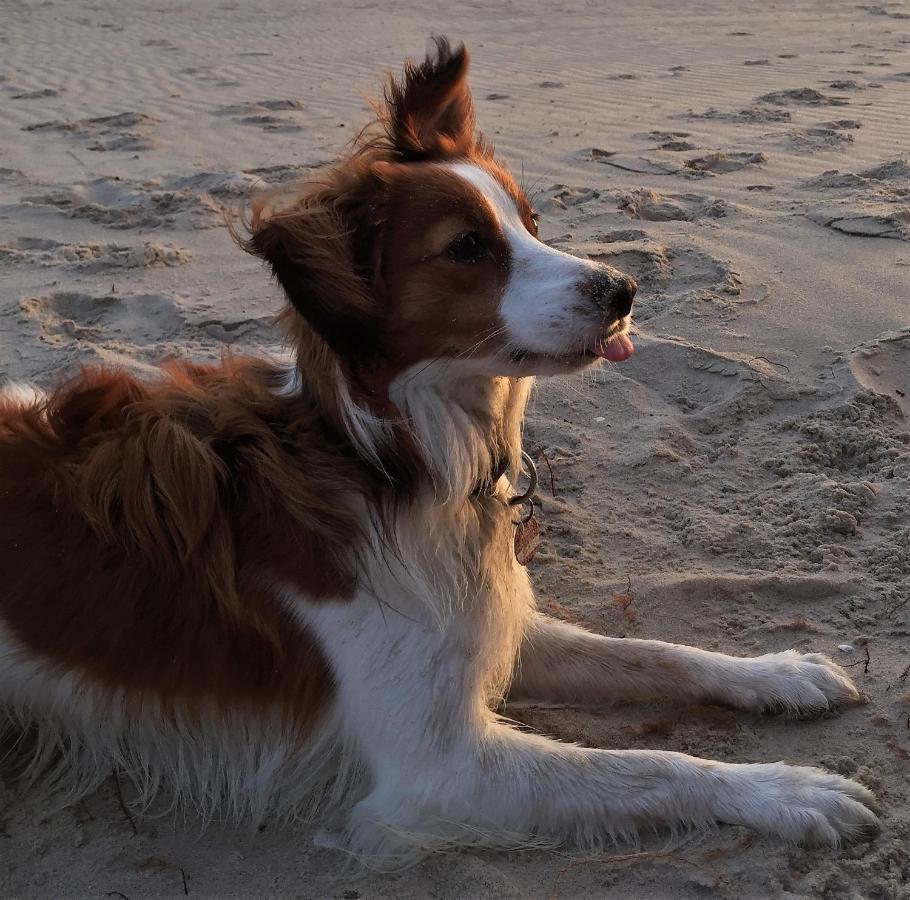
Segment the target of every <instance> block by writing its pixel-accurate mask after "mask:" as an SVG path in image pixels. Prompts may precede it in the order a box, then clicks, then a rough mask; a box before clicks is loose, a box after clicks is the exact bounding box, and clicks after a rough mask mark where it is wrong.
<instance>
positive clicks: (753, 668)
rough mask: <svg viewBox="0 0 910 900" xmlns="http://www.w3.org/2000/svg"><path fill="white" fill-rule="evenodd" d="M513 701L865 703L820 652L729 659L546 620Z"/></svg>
mask: <svg viewBox="0 0 910 900" xmlns="http://www.w3.org/2000/svg"><path fill="white" fill-rule="evenodd" d="M509 696H510V698H514V699H517V698H522V699H532V700H544V701H551V702H553V701H555V702H564V703H603V702H608V701H613V700H637V699H654V698H662V699H673V700H683V701H689V702H696V703H704V702H714V703H723V704H726V705H728V706H733V707H737V708H740V709H749V710H762V709H768V708H771V709H787V710H789V711H792V712H797V713H811V712H819V711H821V710H825V709H829V708H830V707H832V706H836V705H837V704H840V703H845V702H849V701H856V700H857V699H859V694H858V692H857V690H856V688H855V687H854V686H853V684H852V682H851V681H850V679H849V678H848V677H847V673H846V672H845V671H844V670H843V669H842V668H840V666H838V665H836V664H834V663H833V662H831V661H830V660H828V659H827V658H825V657H824V656H822V655H820V654H817V653H812V654H800V653H796V652H795V651H792V650H791V651H786V652H783V653H768V654H765V655H764V656H757V657H736V656H727V655H726V654H723V653H709V652H707V651H705V650H698V649H696V648H695V647H686V646H682V645H680V644H667V643H664V642H663V641H643V640H633V639H631V638H607V637H602V636H601V635H597V634H592V633H591V632H589V631H585V630H584V629H583V628H579V627H578V626H576V625H569V624H567V623H565V622H559V621H557V620H556V619H551V618H549V617H547V616H543V615H536V616H534V617H533V618H532V619H531V620H530V622H529V623H528V627H527V629H526V632H525V637H524V640H523V642H522V645H521V649H520V651H519V657H518V665H517V667H516V672H515V677H514V680H513V683H512V689H511V692H510V695H509Z"/></svg>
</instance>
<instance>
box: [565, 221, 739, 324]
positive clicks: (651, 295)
mask: <svg viewBox="0 0 910 900" xmlns="http://www.w3.org/2000/svg"><path fill="white" fill-rule="evenodd" d="M573 250H574V251H575V252H577V253H581V254H584V255H586V256H587V257H588V258H589V259H594V260H598V261H600V262H604V263H606V264H607V265H610V266H615V267H616V268H618V269H621V270H622V271H624V272H628V273H629V274H630V275H632V276H633V277H634V278H635V280H636V281H637V282H638V284H639V288H640V292H639V299H638V300H637V301H636V303H637V306H636V310H637V311H636V319H637V320H638V321H640V322H645V321H648V320H650V319H653V318H654V317H655V316H658V315H661V314H663V313H665V312H667V311H668V310H670V309H675V308H676V307H678V306H679V305H680V304H681V303H691V302H694V303H696V304H698V303H704V304H706V305H707V306H712V307H716V306H717V304H718V303H720V304H721V305H724V306H730V307H732V306H733V305H734V302H733V300H732V299H731V298H732V297H736V296H738V295H739V294H740V293H741V290H742V288H741V281H740V278H739V276H738V274H737V273H736V272H734V271H733V270H732V269H731V268H730V266H729V265H727V264H726V263H724V262H722V261H721V260H719V259H716V258H715V257H713V256H711V255H710V254H708V253H705V252H704V251H702V250H697V249H695V248H692V247H666V246H664V245H663V244H659V243H657V242H656V241H653V240H650V239H649V238H647V237H645V238H636V239H634V240H628V241H622V240H617V239H616V237H615V235H610V236H608V237H606V238H605V239H603V240H598V241H588V242H583V243H574V244H573ZM721 294H722V295H724V299H723V300H722V301H721V300H720V297H719V295H721Z"/></svg>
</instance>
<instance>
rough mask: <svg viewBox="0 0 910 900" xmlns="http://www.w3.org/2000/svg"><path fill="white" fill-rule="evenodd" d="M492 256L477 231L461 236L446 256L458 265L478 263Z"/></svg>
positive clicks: (453, 243) (450, 245)
mask: <svg viewBox="0 0 910 900" xmlns="http://www.w3.org/2000/svg"><path fill="white" fill-rule="evenodd" d="M489 255H490V251H489V249H488V248H487V245H486V244H485V243H484V242H483V240H482V239H481V237H480V235H479V234H478V233H477V232H476V231H469V232H467V234H460V235H459V236H458V237H457V238H455V240H454V241H452V243H451V244H449V246H448V247H446V256H448V258H449V259H451V260H453V261H454V262H458V263H478V262H482V261H483V260H485V259H486V258H487V257H488V256H489Z"/></svg>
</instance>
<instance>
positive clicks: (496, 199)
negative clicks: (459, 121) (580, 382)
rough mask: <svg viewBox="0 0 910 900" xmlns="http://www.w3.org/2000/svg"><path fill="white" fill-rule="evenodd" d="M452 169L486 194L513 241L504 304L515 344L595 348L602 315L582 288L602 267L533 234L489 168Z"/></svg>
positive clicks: (553, 352) (545, 350) (551, 349)
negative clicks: (563, 251)
mask: <svg viewBox="0 0 910 900" xmlns="http://www.w3.org/2000/svg"><path fill="white" fill-rule="evenodd" d="M451 168H452V171H453V172H455V174H457V175H458V176H459V177H461V178H464V180H465V181H467V182H469V183H470V184H471V185H472V186H473V187H474V188H476V189H477V190H478V191H480V193H481V194H483V196H484V197H485V198H486V199H487V201H488V202H489V204H490V206H491V208H492V209H493V211H494V213H495V215H496V217H497V219H498V221H499V226H500V228H501V229H502V233H503V235H504V236H505V239H506V242H507V243H508V246H509V251H510V253H511V257H512V269H511V272H510V275H509V280H508V283H507V285H506V289H505V293H504V294H503V297H502V300H501V302H500V307H499V308H500V314H501V316H502V319H503V322H504V323H505V325H506V328H507V331H508V336H509V339H510V341H511V342H512V344H513V345H514V349H516V350H524V351H530V352H531V353H542V354H547V355H549V356H559V355H562V354H567V355H575V354H578V353H580V352H582V351H583V350H585V349H590V348H591V346H592V344H593V343H594V341H595V340H596V339H597V337H598V336H599V330H600V315H599V312H598V310H597V308H596V307H595V305H594V304H593V303H592V302H591V300H590V298H588V297H586V296H585V295H584V294H583V293H582V289H583V285H584V283H585V281H586V280H587V279H588V278H590V277H592V276H593V275H595V274H596V273H597V271H598V269H597V266H596V265H595V264H594V263H591V262H588V261H586V260H583V259H578V258H577V257H575V256H570V255H569V254H568V253H562V252H561V251H559V250H554V249H553V248H552V247H548V246H547V245H546V244H543V243H541V242H540V241H539V240H537V238H535V237H533V236H532V235H531V234H530V233H529V232H528V229H527V228H526V227H525V225H524V223H523V222H522V220H521V216H520V215H519V212H518V208H517V206H516V205H515V201H514V200H513V199H512V198H511V197H510V196H509V194H508V192H507V191H506V190H505V189H504V188H503V187H502V185H501V184H499V182H498V181H496V179H495V178H493V177H492V176H491V175H490V174H489V173H488V172H486V171H485V170H484V169H482V168H480V167H479V166H476V165H473V164H472V163H453V164H452V167H451ZM585 345H586V346H585Z"/></svg>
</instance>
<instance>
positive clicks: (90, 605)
mask: <svg viewBox="0 0 910 900" xmlns="http://www.w3.org/2000/svg"><path fill="white" fill-rule="evenodd" d="M274 378H275V372H274V371H273V370H271V369H269V367H267V366H265V365H263V364H257V363H253V362H249V361H246V362H242V361H241V362H236V361H234V362H230V363H227V364H226V365H225V366H223V367H200V366H188V365H184V366H171V367H169V369H168V370H166V372H165V374H164V377H163V378H162V379H161V380H160V381H158V382H155V383H142V382H139V381H137V380H136V379H135V378H133V377H132V376H130V375H128V374H125V373H123V372H109V371H104V370H101V369H90V370H85V371H84V372H83V373H82V374H81V375H80V376H78V377H76V378H74V379H73V380H71V381H69V382H68V383H66V384H64V385H63V386H61V387H60V388H59V389H58V390H57V391H55V392H54V393H52V394H51V395H50V397H49V398H48V399H47V400H46V401H44V402H41V403H38V404H34V405H31V406H28V407H24V408H23V407H18V406H14V405H12V404H11V403H6V404H2V403H0V572H2V573H3V575H2V577H3V589H2V591H0V612H2V617H3V620H4V622H5V623H6V625H7V627H8V628H10V629H11V631H12V633H13V635H14V636H15V637H16V638H18V640H19V641H21V642H22V643H23V644H24V645H25V646H27V647H29V648H30V650H31V651H32V652H34V653H35V654H37V655H38V657H39V658H41V659H43V660H44V661H45V662H46V663H48V664H49V665H50V666H53V667H58V668H59V669H60V670H68V669H70V670H75V671H76V672H77V673H80V674H81V675H83V676H86V677H88V678H89V679H91V680H92V681H93V682H94V683H96V684H99V685H101V686H110V687H122V688H124V689H125V690H126V692H127V695H128V696H129V695H131V694H132V695H144V694H146V693H147V692H153V693H154V695H155V696H156V697H157V698H158V699H159V700H161V701H162V702H163V703H164V704H165V705H168V704H169V703H171V702H174V701H180V700H190V701H192V700H194V699H199V700H201V699H203V698H208V699H216V700H218V701H221V702H225V701H226V702H236V701H238V700H239V701H241V702H242V701H244V700H246V701H249V702H251V703H257V704H261V703H263V702H268V703H272V702H280V703H282V704H287V705H288V706H292V707H294V708H295V709H296V710H297V712H296V713H295V715H297V716H298V719H299V716H300V714H305V712H306V710H313V709H316V708H317V707H319V706H320V705H322V703H323V702H324V701H325V700H326V699H328V697H327V695H328V694H329V693H330V682H331V678H330V674H329V672H328V669H327V666H326V663H325V661H324V660H323V658H322V656H321V654H320V652H319V650H318V648H317V646H316V645H315V643H314V641H313V640H312V639H311V638H309V637H308V636H307V635H306V634H304V633H302V632H301V627H300V626H299V625H298V624H296V623H294V622H292V621H291V618H290V615H289V614H288V613H287V612H286V611H285V610H284V609H283V608H282V606H281V605H280V603H279V602H278V600H277V598H276V593H275V591H274V590H273V586H274V587H279V588H280V587H282V586H289V587H292V588H293V589H295V590H297V591H300V592H305V593H306V594H307V595H308V596H310V597H313V598H316V599H323V600H330V599H332V598H343V597H345V596H346V595H349V594H350V593H351V592H352V591H353V589H354V581H355V576H354V560H353V559H352V553H351V548H352V546H355V544H356V538H357V536H358V534H359V531H360V529H362V516H361V517H358V516H357V514H356V512H355V509H354V504H355V503H356V500H355V498H354V497H353V496H352V488H353V487H354V486H355V485H357V484H358V481H359V480H362V477H363V476H362V474H360V473H361V472H362V470H361V469H360V468H359V467H358V466H357V465H356V464H355V463H354V462H353V459H352V458H351V452H350V450H349V449H348V447H347V445H346V444H345V443H344V442H343V441H342V440H341V439H340V438H339V439H337V440H336V439H335V438H333V433H332V430H331V428H329V427H327V425H326V423H325V422H324V421H322V420H321V419H320V418H319V417H318V416H317V415H316V413H315V412H314V410H313V409H312V408H310V407H308V405H307V402H306V400H305V399H303V398H297V399H294V400H281V399H278V398H276V396H275V394H274V392H273V391H272V390H271V389H270V385H269V382H270V380H273V379H274ZM47 548H52V549H51V551H50V553H48V550H47ZM216 694H217V696H216Z"/></svg>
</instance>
